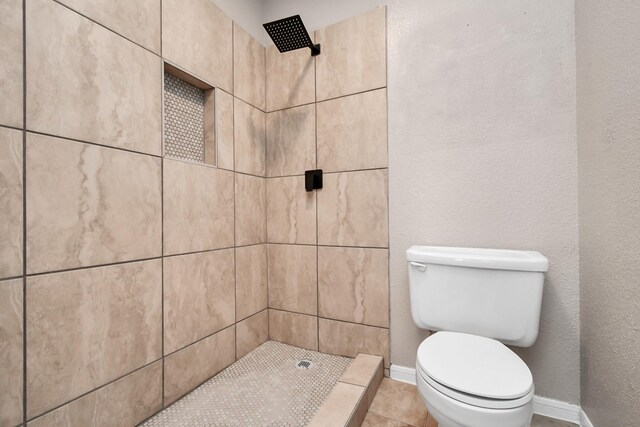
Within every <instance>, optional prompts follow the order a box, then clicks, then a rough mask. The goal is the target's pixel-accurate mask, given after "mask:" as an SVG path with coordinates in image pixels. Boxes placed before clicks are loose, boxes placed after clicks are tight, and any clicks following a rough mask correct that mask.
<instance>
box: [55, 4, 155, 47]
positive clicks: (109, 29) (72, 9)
mask: <svg viewBox="0 0 640 427" xmlns="http://www.w3.org/2000/svg"><path fill="white" fill-rule="evenodd" d="M53 2H54V3H56V4H57V5H59V6H62V7H64V8H65V9H68V10H70V11H71V12H73V13H76V14H77V15H80V16H82V17H83V18H85V19H87V20H89V21H91V22H93V23H94V24H96V25H98V26H100V27H102V28H104V29H105V30H107V31H109V32H110V33H112V34H115V35H117V36H119V37H121V38H123V39H125V40H126V41H128V42H130V43H133V44H134V45H136V46H138V47H139V48H142V49H144V50H146V51H147V52H149V53H151V54H153V55H155V56H157V57H160V55H159V54H157V53H155V52H154V51H152V50H151V49H149V48H148V47H145V46H143V45H141V44H140V43H138V42H135V41H133V40H131V39H130V38H129V37H127V36H124V35H122V34H120V33H118V32H117V31H115V30H113V29H111V28H109V27H107V26H106V25H104V24H102V23H100V22H98V21H96V20H95V19H93V18H90V17H89V16H87V15H85V14H84V13H81V12H79V11H77V10H75V9H74V8H72V7H69V6H67V5H66V4H63V3H61V2H60V1H59V0H53ZM160 26H161V27H160V28H162V11H161V13H160ZM160 46H162V36H161V39H160ZM161 52H162V50H161Z"/></svg>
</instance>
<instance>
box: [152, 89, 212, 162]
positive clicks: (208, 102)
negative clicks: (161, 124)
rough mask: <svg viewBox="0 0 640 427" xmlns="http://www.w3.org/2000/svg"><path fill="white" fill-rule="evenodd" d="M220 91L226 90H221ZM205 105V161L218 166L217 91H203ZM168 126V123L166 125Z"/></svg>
mask: <svg viewBox="0 0 640 427" xmlns="http://www.w3.org/2000/svg"><path fill="white" fill-rule="evenodd" d="M219 92H224V91H222V90H220V91H219ZM203 97H204V106H203V115H204V117H203V119H204V147H203V148H204V163H206V164H207V165H214V166H217V165H218V163H217V157H218V149H217V147H216V91H215V89H207V90H205V91H203ZM165 126H166V125H165Z"/></svg>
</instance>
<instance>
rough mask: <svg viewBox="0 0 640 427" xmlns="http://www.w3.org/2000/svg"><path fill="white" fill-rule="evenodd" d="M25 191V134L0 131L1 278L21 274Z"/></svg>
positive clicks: (11, 130) (15, 131)
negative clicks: (23, 163)
mask: <svg viewBox="0 0 640 427" xmlns="http://www.w3.org/2000/svg"><path fill="white" fill-rule="evenodd" d="M0 7H2V6H0ZM0 19H1V18H0ZM22 190H23V185H22V131H17V130H13V129H7V128H0V279H1V278H4V277H15V276H21V275H22V267H23V266H22Z"/></svg>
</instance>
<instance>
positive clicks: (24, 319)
mask: <svg viewBox="0 0 640 427" xmlns="http://www.w3.org/2000/svg"><path fill="white" fill-rule="evenodd" d="M26 2H27V0H23V1H22V129H21V130H22V422H23V423H25V425H26V422H27V378H28V377H27V354H28V353H27V132H26V128H27V4H26Z"/></svg>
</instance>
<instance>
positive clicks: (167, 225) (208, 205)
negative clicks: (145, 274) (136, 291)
mask: <svg viewBox="0 0 640 427" xmlns="http://www.w3.org/2000/svg"><path fill="white" fill-rule="evenodd" d="M163 172H164V183H163V190H164V252H165V255H173V254H179V253H186V252H195V251H205V250H210V249H219V248H228V247H231V246H233V172H229V171H224V170H221V169H216V168H212V167H209V166H204V165H198V164H194V163H187V162H181V161H176V160H168V159H165V161H164V168H163Z"/></svg>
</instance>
